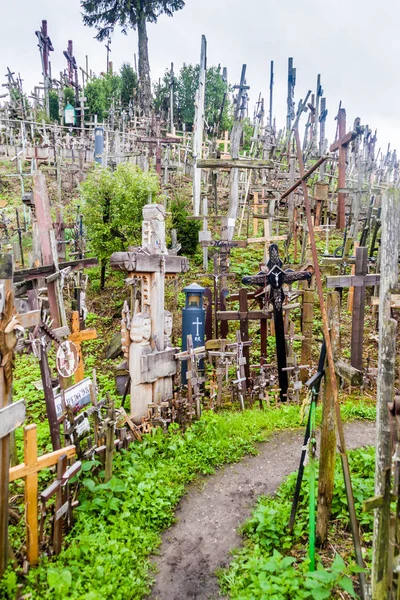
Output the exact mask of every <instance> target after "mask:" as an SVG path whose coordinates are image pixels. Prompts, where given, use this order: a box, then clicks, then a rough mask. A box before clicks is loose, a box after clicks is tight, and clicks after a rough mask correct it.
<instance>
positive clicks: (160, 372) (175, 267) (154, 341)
mask: <svg viewBox="0 0 400 600" xmlns="http://www.w3.org/2000/svg"><path fill="white" fill-rule="evenodd" d="M165 216H166V212H165V208H164V206H163V205H162V204H146V206H144V207H143V223H142V246H140V247H138V248H130V249H129V251H128V252H115V253H114V254H113V255H112V256H111V266H112V267H114V268H116V269H119V270H122V271H127V272H128V278H127V280H126V281H127V283H129V282H130V280H131V279H132V278H135V277H136V278H137V279H138V280H139V281H140V284H141V294H140V303H139V306H138V307H137V308H138V310H139V312H136V307H135V306H132V307H131V310H132V313H133V314H134V313H135V312H136V314H134V316H133V315H127V316H128V321H129V320H131V327H130V341H131V344H130V348H129V356H128V359H129V374H130V377H131V415H132V419H133V420H134V422H135V423H136V424H140V423H141V422H142V419H143V417H147V415H148V410H149V409H150V408H153V406H152V405H159V404H160V403H162V402H164V401H168V400H170V399H171V398H172V395H173V389H172V381H173V376H174V375H175V374H176V369H177V361H176V359H175V354H176V353H177V352H178V349H177V348H171V347H167V348H166V347H165V341H166V340H165V337H166V336H165V330H166V324H165V319H166V314H165V307H164V287H165V277H168V276H174V275H176V274H177V273H186V272H187V271H188V270H189V261H188V259H187V258H185V257H182V256H176V255H172V254H168V250H167V248H166V243H165ZM135 300H136V299H135ZM125 312H126V310H125ZM131 316H132V319H130V317H131ZM168 317H169V315H168ZM167 329H168V330H170V329H171V323H170V322H169V320H168V328H167ZM125 345H126V346H127V345H129V344H125ZM127 353H128V352H127ZM134 356H136V360H133V357H134Z"/></svg>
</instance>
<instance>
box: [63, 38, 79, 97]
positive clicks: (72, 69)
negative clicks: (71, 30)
mask: <svg viewBox="0 0 400 600" xmlns="http://www.w3.org/2000/svg"><path fill="white" fill-rule="evenodd" d="M63 54H64V56H65V58H66V59H67V62H68V82H69V84H70V85H71V86H72V87H74V88H75V100H76V103H78V91H79V83H78V65H77V64H76V60H75V56H74V51H73V42H72V40H68V47H67V50H64V52H63Z"/></svg>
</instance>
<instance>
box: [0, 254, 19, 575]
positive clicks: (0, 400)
mask: <svg viewBox="0 0 400 600" xmlns="http://www.w3.org/2000/svg"><path fill="white" fill-rule="evenodd" d="M12 290H13V257H12V254H3V255H1V256H0V306H1V308H0V314H1V320H0V351H1V357H2V366H0V409H4V408H6V407H8V406H9V405H10V404H11V394H12V357H13V352H14V346H15V344H14V345H11V348H7V342H9V341H10V340H9V338H10V335H14V333H13V332H12V334H6V333H5V332H4V330H5V328H6V327H7V325H8V323H9V321H10V319H11V316H12V312H13V305H14V301H13V292H12ZM15 342H16V339H15ZM3 419H4V416H3ZM9 467H10V435H9V434H7V435H4V436H1V435H0V578H1V577H2V575H3V573H4V571H5V570H6V568H7V562H8V469H9Z"/></svg>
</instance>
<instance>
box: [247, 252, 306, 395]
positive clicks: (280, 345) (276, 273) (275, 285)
mask: <svg viewBox="0 0 400 600" xmlns="http://www.w3.org/2000/svg"><path fill="white" fill-rule="evenodd" d="M282 266H283V262H282V261H281V259H280V258H279V249H278V246H277V245H276V244H271V246H270V247H269V261H268V263H267V268H266V270H265V271H260V272H259V273H257V275H249V276H246V277H242V283H244V284H246V285H258V286H262V287H265V288H268V287H269V290H268V289H267V291H269V301H270V302H271V303H272V305H273V307H274V323H275V339H276V358H277V361H278V377H279V387H280V399H281V401H282V402H285V401H286V400H287V389H288V385H289V383H288V375H287V371H284V370H283V369H285V368H286V366H287V365H286V344H285V330H284V326H283V314H282V306H283V300H284V299H285V294H284V291H283V289H282V286H283V284H284V283H293V282H294V281H301V280H304V279H307V280H308V281H310V280H311V277H312V273H311V272H309V271H293V270H292V269H285V270H283V269H282Z"/></svg>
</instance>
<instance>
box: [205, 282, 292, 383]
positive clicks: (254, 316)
mask: <svg viewBox="0 0 400 600" xmlns="http://www.w3.org/2000/svg"><path fill="white" fill-rule="evenodd" d="M260 285H263V284H262V283H261V284H260ZM254 299H255V294H254V293H249V292H248V291H247V290H246V289H245V288H242V289H241V290H239V294H232V295H231V296H229V300H230V301H232V302H235V301H239V310H219V311H217V313H216V317H217V319H218V320H219V321H222V322H223V323H224V322H228V321H240V331H241V334H242V340H243V341H247V340H248V339H249V338H248V337H247V336H248V328H249V321H260V329H261V356H262V357H264V358H265V357H266V347H267V319H271V318H272V313H271V312H269V311H267V310H265V309H263V310H261V309H255V310H249V306H248V301H249V300H254ZM299 306H300V304H299V303H297V302H296V303H293V304H285V305H283V306H282V310H283V311H287V310H291V309H293V308H298V307H299ZM244 356H245V357H246V359H247V362H249V349H248V348H247V347H245V348H244ZM247 373H248V370H247V367H246V374H247ZM247 376H248V375H247Z"/></svg>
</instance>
